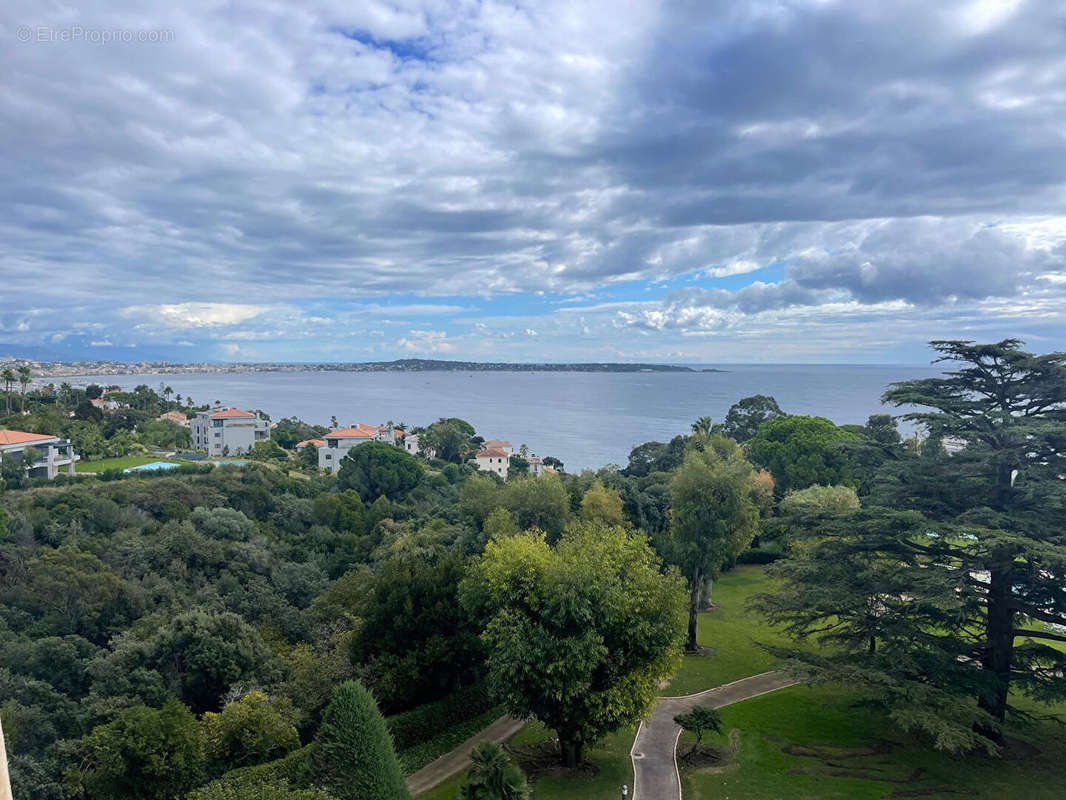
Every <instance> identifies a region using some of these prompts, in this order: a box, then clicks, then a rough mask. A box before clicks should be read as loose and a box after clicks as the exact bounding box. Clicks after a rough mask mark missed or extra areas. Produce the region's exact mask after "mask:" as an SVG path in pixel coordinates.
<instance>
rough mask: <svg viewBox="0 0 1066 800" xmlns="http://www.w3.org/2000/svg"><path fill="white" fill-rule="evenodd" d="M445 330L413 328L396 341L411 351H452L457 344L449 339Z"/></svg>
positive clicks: (401, 346) (398, 344)
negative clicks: (419, 329)
mask: <svg viewBox="0 0 1066 800" xmlns="http://www.w3.org/2000/svg"><path fill="white" fill-rule="evenodd" d="M447 338H448V335H447V334H446V333H445V332H444V331H418V330H413V331H410V332H409V333H408V335H407V336H404V337H401V338H400V339H398V340H397V341H396V344H397V346H399V347H400V348H401V349H403V350H406V351H408V352H411V353H451V352H454V351H455V345H453V344H452V343H451V342H449V341H447Z"/></svg>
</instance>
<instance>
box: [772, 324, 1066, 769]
mask: <svg viewBox="0 0 1066 800" xmlns="http://www.w3.org/2000/svg"><path fill="white" fill-rule="evenodd" d="M932 346H933V348H934V349H935V350H936V351H937V352H938V353H939V359H938V361H939V362H941V363H945V364H947V365H949V368H950V371H948V372H947V373H946V375H945V376H944V377H939V378H928V379H923V380H917V381H906V382H903V383H897V384H894V385H893V386H891V387H890V388H889V390H888V391H887V392H886V393H885V400H886V401H887V402H891V403H894V404H897V405H905V406H909V407H912V408H913V407H919V410H916V411H913V412H911V413H909V414H908V415H907V416H908V417H909V418H910V419H911V420H913V421H914V422H916V423H919V424H921V425H923V426H925V427H926V428H927V430H928V431H929V432H930V434H932V435H934V436H938V437H951V439H952V440H954V442H955V443H956V444H958V445H959V446H960V447H961V449H960V450H959V451H958V452H957V453H956V455H954V456H948V455H946V454H945V453H944V452H943V450H942V449H937V448H927V449H926V450H925V453H924V454H923V455H922V456H920V457H900V458H896V459H894V460H892V461H890V462H888V463H886V465H885V466H884V467H883V468H882V470H881V471H880V472H879V474H878V476H877V479H876V480H875V481H874V482H873V488H872V489H871V492H870V495H869V496H868V498H867V499H866V501H865V505H866V508H864V509H862V510H860V511H852V512H850V513H847V514H843V515H841V514H835V515H828V516H827V515H822V516H820V517H815V518H813V519H811V520H809V524H808V525H806V526H804V527H806V528H807V529H808V530H809V531H810V532H811V534H812V536H813V539H812V542H811V544H810V546H808V547H804V548H801V549H800V551H799V552H800V555H801V557H800V558H798V559H796V560H794V561H790V562H785V563H783V564H782V565H780V566H779V567H775V569H776V571H777V573H778V575H779V576H780V577H783V578H784V579H785V584H784V589H783V591H782V592H781V593H780V594H778V595H771V596H769V597H766V598H763V599H762V600H761V601H760V603H761V605H762V607H763V608H764V610H766V611H768V612H770V613H771V615H772V616H773V617H774V618H775V619H777V620H778V621H780V622H783V623H785V624H787V625H788V626H789V627H790V628H791V629H792V631H793V632H794V633H796V634H797V635H800V636H821V637H828V638H829V640H830V643H831V644H832V647H831V648H830V649H829V650H828V651H827V652H826V653H823V654H822V655H819V656H811V655H809V654H805V653H804V652H803V651H795V652H793V653H791V655H792V656H793V658H794V659H795V662H794V663H795V664H796V665H797V666H798V667H799V668H800V669H801V670H802V671H804V672H805V673H806V674H808V675H811V676H813V677H815V678H818V679H823V680H841V681H846V682H847V683H848V684H849V685H852V686H865V687H867V688H868V689H870V690H871V691H872V692H873V693H874V694H875V695H876V696H877V697H878V698H879V699H881V700H882V701H883V702H885V703H886V704H887V705H888V706H889V707H890V708H891V709H892V714H893V716H894V718H895V719H896V720H897V721H898V722H899V723H900V724H902V725H903V726H904V727H905V728H908V729H911V730H918V731H924V732H926V733H928V734H930V735H931V736H932V737H933V738H934V742H935V743H936V745H937V746H938V747H941V748H944V749H948V750H965V749H968V748H971V747H974V746H986V747H989V748H990V749H993V750H994V749H995V746H996V744H997V743H998V742H1000V741H1001V740H1002V731H1003V724H1004V721H1005V719H1006V715H1007V713H1008V712H1009V711H1010V710H1011V707H1010V705H1009V703H1008V697H1009V695H1010V693H1011V692H1018V693H1021V694H1026V695H1029V696H1031V697H1033V698H1035V699H1038V700H1044V701H1051V700H1056V699H1062V698H1063V697H1066V680H1063V678H1062V674H1063V670H1064V669H1066V656H1064V654H1063V652H1062V650H1061V649H1060V647H1061V643H1062V642H1064V641H1066V635H1064V634H1063V633H1062V632H1061V631H1062V627H1061V626H1066V481H1063V480H1062V479H1061V475H1062V474H1064V473H1066V405H1064V404H1066V354H1062V353H1052V354H1050V355H1043V356H1038V355H1033V354H1031V353H1028V352H1025V351H1023V350H1022V349H1021V343H1020V342H1019V341H1017V340H1013V339H1008V340H1005V341H1002V342H998V343H994V344H974V343H972V342H967V341H935V342H933V343H932Z"/></svg>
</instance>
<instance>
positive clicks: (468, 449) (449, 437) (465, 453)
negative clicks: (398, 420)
mask: <svg viewBox="0 0 1066 800" xmlns="http://www.w3.org/2000/svg"><path fill="white" fill-rule="evenodd" d="M482 441H483V440H482V439H481V437H479V436H478V435H477V431H475V430H474V426H473V425H471V424H470V423H469V422H467V421H466V420H463V419H459V418H458V417H441V418H440V419H438V420H437V421H436V422H434V423H433V424H431V425H429V426H427V427H426V429H425V430H424V431H422V432H421V433H420V434H419V437H418V444H419V447H420V448H421V450H422V451H423V452H430V453H435V454H436V457H437V458H439V459H442V460H444V461H450V462H452V463H453V464H465V463H466V462H467V461H469V460H470V459H471V458H473V457H474V454H475V453H477V451H478V447H479V446H480V445H481V442H482Z"/></svg>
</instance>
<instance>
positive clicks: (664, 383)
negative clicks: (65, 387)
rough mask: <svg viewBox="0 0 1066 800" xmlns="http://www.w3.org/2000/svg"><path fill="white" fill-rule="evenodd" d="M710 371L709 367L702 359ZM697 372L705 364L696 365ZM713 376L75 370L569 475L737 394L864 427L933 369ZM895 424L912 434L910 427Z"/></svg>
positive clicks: (840, 368)
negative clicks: (490, 443)
mask: <svg viewBox="0 0 1066 800" xmlns="http://www.w3.org/2000/svg"><path fill="white" fill-rule="evenodd" d="M709 366H712V365H708V367H709ZM700 368H702V367H700ZM718 369H721V370H723V371H721V372H663V373H602V372H476V373H470V372H246V373H225V372H220V373H189V374H165V375H152V374H140V375H104V376H96V377H79V378H78V379H77V383H78V384H81V385H83V384H87V383H91V382H97V383H102V384H108V385H118V386H120V387H122V388H123V389H130V388H132V387H134V386H137V385H138V384H148V385H149V386H151V387H152V388H154V389H158V386H159V384H160V382H163V383H165V384H166V385H168V386H170V387H171V388H173V389H174V391H175V392H176V393H180V394H181V395H182V396H183V397H190V396H191V397H192V398H193V399H194V400H195V401H196V402H197V403H198V404H203V403H210V404H213V403H214V402H215V401H216V400H219V401H221V402H222V404H223V405H227V406H236V407H238V408H246V409H261V410H262V411H265V412H266V413H267V414H269V415H270V417H271V418H272V419H274V420H277V419H280V418H281V417H289V416H296V417H299V418H300V419H303V420H306V421H307V422H311V423H316V424H320V425H329V421H330V417H331V416H336V417H337V419H338V421H339V422H340V423H341V424H342V425H347V424H351V423H356V422H366V423H371V424H379V423H383V422H386V421H389V420H391V421H393V422H395V423H399V422H405V423H407V424H408V425H409V426H414V425H426V424H428V423H430V422H432V421H434V420H435V419H437V418H439V417H461V418H463V419H465V420H467V421H469V422H470V423H471V424H472V425H474V427H475V428H476V429H477V431H478V433H479V434H480V435H482V436H483V437H485V438H486V439H507V440H509V441H511V442H512V444H513V445H514V446H515V448H516V449H517V448H518V446H519V445H521V444H526V445H528V446H529V449H530V451H531V452H533V453H536V454H538V455H541V456H545V455H552V456H555V457H556V458H559V459H561V460H562V461H563V462H564V463H565V464H566V468H567V469H568V470H569V471H576V470H580V469H584V468H598V467H601V466H604V465H606V464H612V463H613V464H619V465H622V466H624V465H625V463H626V461H627V458H628V455H629V451H630V450H631V449H632V448H633V447H635V446H636V445H638V444H641V443H643V442H647V441H651V440H658V441H667V440H669V439H670V438H671V437H673V436H675V435H677V434H679V433H686V432H688V431H689V426H690V425H691V424H692V422H693V421H694V420H695V419H696V418H698V417H701V416H704V415H706V416H710V417H711V418H712V419H713V420H714V421H715V422H720V421H721V420H722V419H723V418H724V417H725V414H726V412H727V411H728V409H729V407H730V406H731V405H732V404H733V403H735V402H736V401H737V400H739V399H741V398H742V397H748V396H750V395H753V394H767V395H772V396H773V397H775V398H776V399H777V402H778V403H779V404H780V405H781V408H782V409H784V410H785V411H786V412H788V413H792V414H811V415H817V416H823V417H828V418H829V419H831V420H833V421H834V422H836V423H838V424H848V423H854V424H858V423H863V422H865V421H866V419H867V417H868V416H869V415H870V414H876V413H880V412H890V413H896V414H898V413H900V412H899V410H897V409H893V408H890V407H885V406H883V405H882V404H881V402H880V396H881V393H882V392H883V391H884V390H885V387H886V386H887V385H888V384H889V383H891V382H893V381H900V380H909V379H912V378H924V377H933V376H936V375H939V374H941V371H940V370H939V369H937V368H935V367H927V366H915V365H901V366H893V365H809V364H802V365H800V364H789V365H762V364H760V365H723V366H719V367H718ZM901 428H902V429H903V430H905V431H907V430H908V428H907V426H905V425H903V426H901Z"/></svg>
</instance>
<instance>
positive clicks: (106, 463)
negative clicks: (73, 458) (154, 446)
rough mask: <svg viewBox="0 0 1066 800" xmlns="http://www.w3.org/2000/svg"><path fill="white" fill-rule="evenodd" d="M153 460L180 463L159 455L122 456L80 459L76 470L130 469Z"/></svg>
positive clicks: (75, 467) (75, 466)
mask: <svg viewBox="0 0 1066 800" xmlns="http://www.w3.org/2000/svg"><path fill="white" fill-rule="evenodd" d="M153 461H167V462H170V463H175V464H176V463H178V462H176V461H172V460H171V459H168V458H159V457H158V456H123V457H122V458H105V459H103V460H102V461H79V462H77V463H76V464H75V465H74V471H75V472H104V471H106V470H109V469H129V468H130V467H139V466H141V464H151V463H152V462H153Z"/></svg>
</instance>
